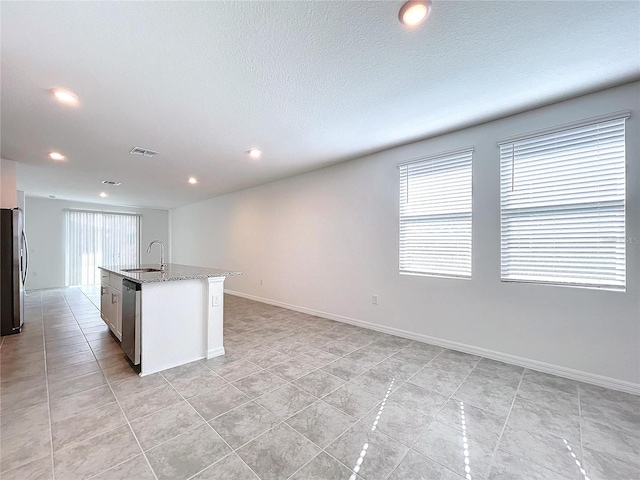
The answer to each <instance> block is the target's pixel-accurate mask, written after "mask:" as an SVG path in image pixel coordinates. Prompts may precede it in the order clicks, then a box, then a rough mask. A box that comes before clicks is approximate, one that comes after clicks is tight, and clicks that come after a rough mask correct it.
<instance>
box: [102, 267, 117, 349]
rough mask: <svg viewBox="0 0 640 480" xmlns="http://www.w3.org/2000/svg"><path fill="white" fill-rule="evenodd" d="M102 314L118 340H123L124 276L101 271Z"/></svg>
mask: <svg viewBox="0 0 640 480" xmlns="http://www.w3.org/2000/svg"><path fill="white" fill-rule="evenodd" d="M101 272H102V273H101V285H100V287H101V290H100V316H101V317H102V320H104V323H106V324H107V326H108V327H109V329H110V330H111V331H112V332H113V334H114V335H115V336H116V338H117V339H118V340H122V277H121V276H119V275H114V274H113V273H112V274H109V273H108V272H105V271H104V270H102V271H101Z"/></svg>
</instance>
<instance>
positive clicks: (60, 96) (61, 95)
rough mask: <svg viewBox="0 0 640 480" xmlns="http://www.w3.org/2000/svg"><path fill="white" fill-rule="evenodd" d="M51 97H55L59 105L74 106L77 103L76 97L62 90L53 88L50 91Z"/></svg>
mask: <svg viewBox="0 0 640 480" xmlns="http://www.w3.org/2000/svg"><path fill="white" fill-rule="evenodd" d="M51 92H52V93H53V96H54V97H56V100H58V101H59V102H60V103H64V104H66V105H74V104H76V103H78V96H77V95H76V94H75V93H73V92H70V91H69V90H65V89H63V88H54V89H52V90H51Z"/></svg>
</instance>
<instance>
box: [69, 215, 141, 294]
mask: <svg viewBox="0 0 640 480" xmlns="http://www.w3.org/2000/svg"><path fill="white" fill-rule="evenodd" d="M66 216H67V221H66V224H67V225H66V227H67V228H66V230H67V237H66V239H67V245H66V260H67V265H66V284H67V285H95V284H98V283H100V274H99V272H98V267H100V266H108V265H137V264H138V258H139V251H140V234H139V231H140V216H139V215H135V214H121V213H102V212H90V211H81V210H68V211H67V212H66Z"/></svg>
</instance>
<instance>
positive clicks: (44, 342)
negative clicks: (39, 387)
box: [40, 295, 56, 480]
mask: <svg viewBox="0 0 640 480" xmlns="http://www.w3.org/2000/svg"><path fill="white" fill-rule="evenodd" d="M40 310H41V312H42V314H41V318H42V349H43V351H42V353H43V355H44V381H45V383H46V387H47V413H48V414H49V442H51V475H52V478H53V480H56V462H55V457H54V454H53V419H52V418H51V395H50V393H49V368H48V366H47V337H46V335H45V328H44V307H43V305H42V295H40Z"/></svg>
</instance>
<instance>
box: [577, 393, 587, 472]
mask: <svg viewBox="0 0 640 480" xmlns="http://www.w3.org/2000/svg"><path fill="white" fill-rule="evenodd" d="M576 388H577V389H578V427H579V429H580V430H579V431H580V463H582V465H581V468H583V469H584V445H583V443H582V400H581V396H580V390H581V388H580V384H578V385H576ZM584 476H585V477H586V475H584Z"/></svg>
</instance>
